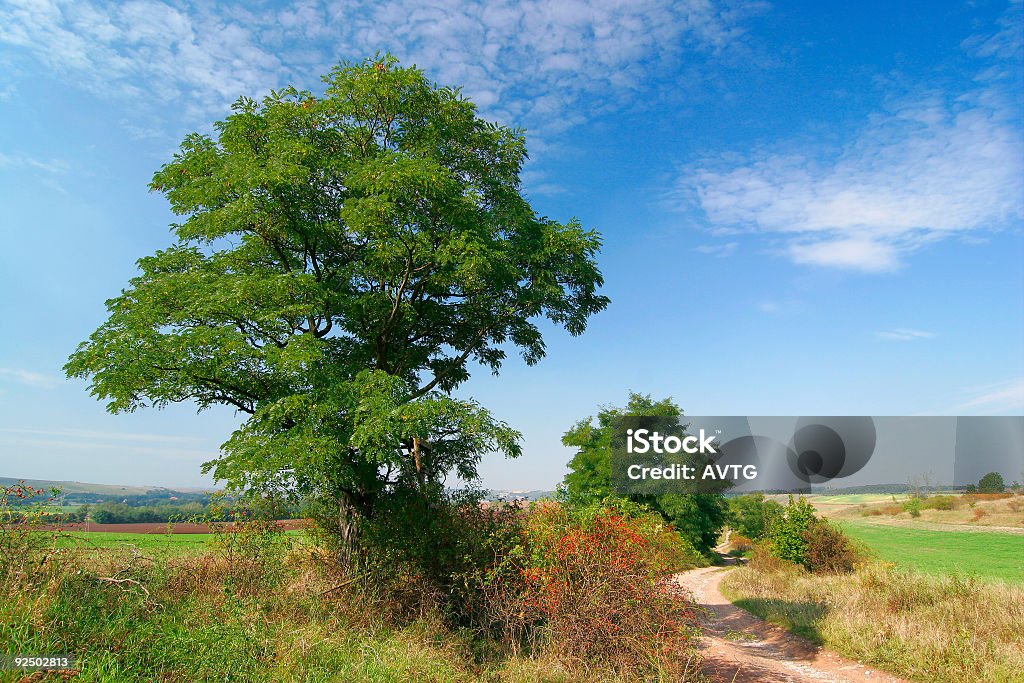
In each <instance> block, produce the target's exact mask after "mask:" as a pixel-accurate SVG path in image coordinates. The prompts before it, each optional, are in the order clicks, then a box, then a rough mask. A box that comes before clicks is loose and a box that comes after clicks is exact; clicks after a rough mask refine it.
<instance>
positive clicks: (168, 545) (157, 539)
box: [60, 531, 211, 555]
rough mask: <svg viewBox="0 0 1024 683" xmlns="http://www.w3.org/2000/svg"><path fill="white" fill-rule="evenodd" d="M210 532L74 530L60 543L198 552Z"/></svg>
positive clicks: (75, 545) (178, 552) (201, 549)
mask: <svg viewBox="0 0 1024 683" xmlns="http://www.w3.org/2000/svg"><path fill="white" fill-rule="evenodd" d="M210 538H211V535H210V534H105V533H90V532H86V531H72V532H68V533H66V534H64V538H62V539H61V540H60V544H61V545H62V546H65V547H71V546H74V547H79V548H120V547H128V546H132V545H133V546H135V547H136V548H138V549H139V552H145V553H156V554H161V555H181V554H191V553H198V552H201V551H203V550H205V549H206V548H207V547H208V542H209V540H210Z"/></svg>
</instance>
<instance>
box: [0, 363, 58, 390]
mask: <svg viewBox="0 0 1024 683" xmlns="http://www.w3.org/2000/svg"><path fill="white" fill-rule="evenodd" d="M5 379H6V380H9V381H12V382H17V383H18V384H23V385H25V386H29V387H38V388H41V389H51V388H53V387H56V386H59V385H60V384H62V383H63V382H64V380H63V379H62V378H60V377H55V376H53V375H44V374H42V373H38V372H32V371H30V370H20V369H17V368H0V380H5Z"/></svg>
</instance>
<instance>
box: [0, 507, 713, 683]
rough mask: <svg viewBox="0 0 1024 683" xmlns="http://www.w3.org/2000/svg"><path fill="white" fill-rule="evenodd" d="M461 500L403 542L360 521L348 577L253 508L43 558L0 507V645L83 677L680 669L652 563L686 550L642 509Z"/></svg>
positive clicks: (681, 607)
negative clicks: (180, 550)
mask: <svg viewBox="0 0 1024 683" xmlns="http://www.w3.org/2000/svg"><path fill="white" fill-rule="evenodd" d="M466 500H467V499H455V498H453V499H451V500H450V501H449V502H450V506H449V507H447V508H443V509H435V510H434V511H435V512H437V513H438V514H437V515H435V516H434V518H433V520H432V521H431V522H430V524H426V523H424V525H423V526H420V527H419V530H420V531H423V530H424V529H427V530H428V531H429V536H428V537H427V538H425V539H423V540H421V541H420V542H419V544H416V543H414V542H413V540H412V539H411V538H410V537H409V536H408V535H404V536H399V537H398V538H396V539H393V540H392V541H391V542H390V544H389V545H387V546H384V545H380V544H381V538H380V536H379V535H378V534H382V533H383V532H384V531H385V530H384V529H380V530H376V531H371V532H370V534H369V535H368V536H367V537H366V538H365V539H364V542H365V543H367V544H369V543H371V542H372V543H376V544H378V547H379V549H380V550H381V552H380V554H379V555H378V556H377V557H376V558H375V559H374V561H373V562H369V561H367V562H365V563H364V564H363V565H362V566H361V567H360V568H359V570H358V571H357V572H355V573H353V572H352V571H351V569H346V570H342V569H341V568H340V566H339V564H338V562H337V558H336V556H335V555H334V554H333V553H332V552H331V551H330V550H329V549H326V548H324V547H322V546H319V545H317V544H315V543H314V542H313V541H312V539H311V538H309V537H306V538H302V537H296V536H290V535H285V534H283V533H282V532H281V530H280V528H279V527H278V526H277V525H275V524H272V523H271V522H270V521H269V516H265V513H266V510H261V509H260V508H259V506H257V507H256V508H255V509H254V508H251V507H250V508H242V509H234V510H229V511H226V512H225V514H226V515H227V516H228V517H229V518H233V520H234V522H233V523H232V524H231V525H227V524H225V525H217V526H215V532H214V533H213V534H211V536H210V538H209V539H208V541H207V543H206V546H205V548H204V549H203V550H202V551H200V552H199V553H193V554H191V555H189V554H184V555H183V554H172V555H168V556H159V555H157V556H153V557H147V556H146V554H145V553H144V552H140V551H139V550H138V549H136V548H134V547H132V546H130V545H126V546H124V547H121V548H105V549H97V548H93V547H90V545H89V544H90V541H84V543H85V544H86V545H84V546H81V545H80V546H78V547H76V546H75V545H74V543H75V542H77V540H76V537H64V538H62V539H61V540H62V541H63V542H64V543H63V545H62V546H61V547H60V548H59V552H54V551H53V549H54V548H55V547H57V543H56V540H57V536H58V534H57V532H55V531H43V530H32V531H30V530H29V529H28V528H27V527H24V526H22V525H20V524H19V525H12V524H11V523H10V522H9V521H5V520H4V518H0V532H3V533H4V534H7V535H5V536H3V538H4V539H5V542H6V541H11V542H13V541H14V540H15V539H17V540H18V542H19V543H20V542H23V541H29V542H31V543H32V545H17V546H15V545H11V544H10V543H8V545H7V546H5V548H8V549H10V550H12V551H16V552H15V553H14V555H12V556H7V557H6V559H7V564H6V565H5V566H6V568H7V569H12V568H13V569H14V571H5V573H4V575H3V576H0V584H2V585H0V589H2V590H3V591H4V594H5V596H6V597H5V600H4V601H0V639H2V640H3V641H4V642H6V643H8V644H9V645H10V647H11V648H13V649H14V650H16V651H19V652H66V653H68V654H71V655H74V656H75V657H76V658H77V660H78V664H77V668H78V673H77V677H76V680H83V681H100V680H236V681H264V680H280V681H307V680H317V681H346V682H347V681H394V680H432V681H452V682H453V683H454V682H456V681H458V682H461V681H467V682H468V681H478V680H490V681H497V680H501V681H524V682H525V681H542V680H552V681H555V680H557V681H564V682H566V683H570V682H574V681H588V683H592V682H596V681H616V682H618V681H627V680H638V679H643V680H672V681H685V680H692V679H693V678H694V677H695V673H694V672H695V670H696V667H697V664H698V657H697V655H696V652H695V649H694V647H693V646H694V643H695V639H696V635H697V631H696V627H695V623H694V622H695V618H696V614H695V611H694V606H693V604H692V603H691V602H690V600H689V596H687V595H685V594H683V593H682V592H681V591H680V590H679V589H678V588H677V587H676V585H675V584H674V583H673V582H672V581H671V575H672V573H673V572H674V571H677V570H680V569H685V568H688V567H692V566H694V564H696V563H698V562H700V561H701V559H702V558H701V556H700V555H699V554H698V553H697V552H696V551H695V550H693V548H692V547H691V546H690V545H689V544H688V543H687V542H686V541H684V540H683V539H682V537H681V536H680V535H679V534H677V533H676V532H675V531H674V530H673V529H672V528H671V527H670V526H669V525H667V524H665V523H664V522H663V521H662V519H661V518H660V516H657V515H654V514H651V513H649V512H647V511H645V510H644V509H642V508H640V507H638V506H636V505H631V504H628V503H609V504H603V505H593V506H589V507H586V508H572V507H563V506H559V505H556V504H552V503H545V504H539V505H535V506H532V507H530V508H521V507H519V506H515V505H499V506H482V505H479V504H473V505H469V504H468V503H467V502H466ZM400 522H401V520H400V519H398V518H396V519H395V524H399V523H400ZM432 525H434V526H432ZM12 529H13V532H17V535H15V534H14V533H13V532H12ZM433 542H436V543H437V545H436V546H435V548H436V553H435V554H436V556H437V557H436V558H434V559H432V560H431V559H430V558H428V557H427V556H426V555H427V553H428V552H429V549H430V544H431V543H433ZM402 544H406V546H410V545H411V546H412V547H406V549H405V550H402V548H401V546H402ZM12 557H14V558H17V563H14V562H13V561H11V558H12ZM23 567H31V568H32V575H31V580H25V576H26V574H25V573H24V572H23V571H20V569H19V568H23ZM388 570H390V572H391V573H390V575H388V574H387V573H386V572H387V571H388ZM7 680H16V678H12V677H5V675H4V674H3V673H2V672H0V681H7Z"/></svg>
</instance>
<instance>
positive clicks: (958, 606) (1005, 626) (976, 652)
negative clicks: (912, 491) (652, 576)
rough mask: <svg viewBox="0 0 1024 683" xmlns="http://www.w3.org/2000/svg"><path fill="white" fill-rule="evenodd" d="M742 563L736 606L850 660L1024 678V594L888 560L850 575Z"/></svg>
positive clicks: (946, 673) (948, 679)
mask: <svg viewBox="0 0 1024 683" xmlns="http://www.w3.org/2000/svg"><path fill="white" fill-rule="evenodd" d="M769 569H771V571H765V570H764V569H762V570H757V569H754V568H751V567H744V568H741V569H737V570H735V571H733V572H731V573H730V574H729V576H727V577H726V578H725V580H724V581H723V589H724V590H725V591H726V593H727V594H728V595H729V597H730V599H732V600H733V601H734V602H736V604H738V605H740V606H742V607H744V608H745V609H748V610H750V611H752V612H754V613H756V614H758V615H760V616H762V617H764V618H767V619H768V620H769V621H772V622H775V623H778V624H780V625H782V626H784V627H786V628H789V629H790V630H793V631H796V632H798V633H800V634H802V635H804V636H805V637H809V638H811V639H812V640H815V641H817V642H819V643H823V644H825V645H827V646H828V647H829V648H831V649H834V650H836V651H837V652H840V653H842V654H844V655H846V656H848V657H851V658H854V659H858V660H861V661H864V662H866V663H870V664H872V665H875V666H877V667H879V668H882V669H887V670H889V671H891V672H893V673H895V674H897V675H900V676H903V677H905V678H908V679H911V680H918V681H935V682H940V681H941V682H943V683H953V682H959V681H962V682H964V683H966V682H968V681H970V682H972V683H973V682H976V681H992V682H993V683H995V682H997V681H998V682H999V683H1008V682H1010V681H1024V630H1022V629H1021V624H1024V591H1022V589H1021V588H1020V587H1018V586H1011V585H1009V584H1002V583H995V584H985V583H979V582H975V581H973V580H970V579H962V578H958V577H953V578H935V577H926V576H923V575H919V574H913V573H906V572H901V571H896V570H895V569H893V568H892V567H888V566H885V565H873V566H871V567H867V568H862V569H860V570H859V571H858V572H857V573H855V574H853V575H851V576H813V575H809V574H807V573H805V572H802V571H800V570H798V569H796V568H793V567H784V566H780V567H772V568H769Z"/></svg>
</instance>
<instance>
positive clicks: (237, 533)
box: [207, 498, 290, 596]
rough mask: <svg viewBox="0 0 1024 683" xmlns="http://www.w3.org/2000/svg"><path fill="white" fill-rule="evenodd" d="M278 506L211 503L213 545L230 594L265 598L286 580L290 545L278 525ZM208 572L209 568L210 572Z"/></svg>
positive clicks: (270, 503) (264, 502)
mask: <svg viewBox="0 0 1024 683" xmlns="http://www.w3.org/2000/svg"><path fill="white" fill-rule="evenodd" d="M276 507H277V503H276V502H275V501H272V500H269V499H261V498H251V499H248V500H247V501H245V502H244V503H232V504H225V503H224V501H223V500H218V499H215V500H214V501H213V502H211V503H210V508H209V515H210V519H213V520H218V519H222V518H225V517H226V518H227V519H229V520H230V521H228V522H220V521H211V522H210V523H209V526H210V533H211V535H212V536H211V545H212V546H213V549H214V557H215V560H214V564H215V565H216V564H217V561H216V558H219V559H220V562H221V563H222V564H223V574H224V576H223V580H224V585H225V588H226V589H227V590H228V591H231V592H233V593H236V594H238V595H243V596H253V595H259V594H262V593H263V592H264V591H265V590H267V589H271V588H274V587H275V586H276V585H277V584H278V583H279V582H280V580H281V578H282V576H283V569H284V564H283V560H284V557H285V555H286V554H287V552H288V548H289V546H290V542H289V539H288V537H286V536H285V535H284V530H283V529H282V528H281V527H280V526H279V525H278V524H277V523H276V522H275V514H274V512H275V510H276ZM207 569H208V568H207Z"/></svg>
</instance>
